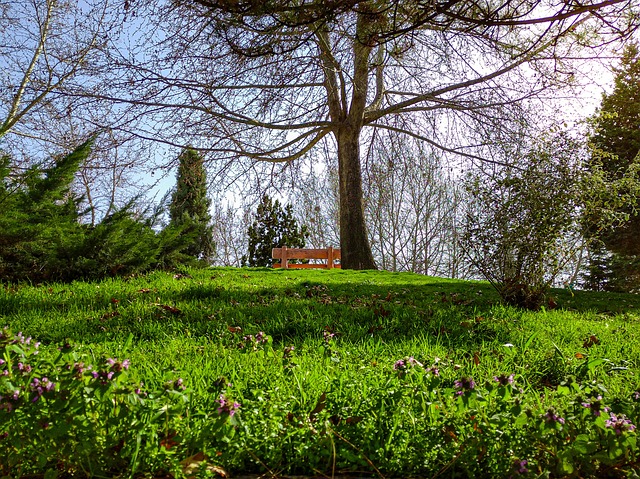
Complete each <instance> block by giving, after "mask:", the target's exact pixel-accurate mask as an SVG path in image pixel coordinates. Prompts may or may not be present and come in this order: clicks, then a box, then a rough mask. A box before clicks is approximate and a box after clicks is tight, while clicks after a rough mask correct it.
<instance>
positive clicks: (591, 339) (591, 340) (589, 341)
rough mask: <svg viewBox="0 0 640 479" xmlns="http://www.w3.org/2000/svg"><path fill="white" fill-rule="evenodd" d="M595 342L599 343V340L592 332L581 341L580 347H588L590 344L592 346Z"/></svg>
mask: <svg viewBox="0 0 640 479" xmlns="http://www.w3.org/2000/svg"><path fill="white" fill-rule="evenodd" d="M596 344H600V340H599V339H598V337H597V336H596V335H595V334H592V335H591V336H589V337H588V338H587V339H586V340H585V341H584V343H582V347H583V348H590V347H591V346H594V345H596Z"/></svg>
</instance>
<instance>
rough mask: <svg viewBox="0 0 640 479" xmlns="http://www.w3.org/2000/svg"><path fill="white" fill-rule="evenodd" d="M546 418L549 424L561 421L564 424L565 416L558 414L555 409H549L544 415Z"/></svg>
mask: <svg viewBox="0 0 640 479" xmlns="http://www.w3.org/2000/svg"><path fill="white" fill-rule="evenodd" d="M544 420H545V421H546V422H547V423H548V424H555V423H560V424H564V418H563V417H560V416H558V415H557V414H556V413H555V411H554V410H553V409H549V410H548V411H547V413H546V414H545V415H544Z"/></svg>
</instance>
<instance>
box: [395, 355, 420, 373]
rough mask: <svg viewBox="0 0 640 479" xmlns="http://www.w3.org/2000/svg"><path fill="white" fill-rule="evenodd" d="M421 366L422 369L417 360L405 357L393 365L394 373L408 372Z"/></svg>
mask: <svg viewBox="0 0 640 479" xmlns="http://www.w3.org/2000/svg"><path fill="white" fill-rule="evenodd" d="M415 366H420V367H422V363H421V362H420V361H418V360H416V359H415V358H414V357H413V356H409V357H405V358H404V359H399V360H397V361H396V362H395V364H394V365H393V369H394V371H406V370H407V369H409V367H415Z"/></svg>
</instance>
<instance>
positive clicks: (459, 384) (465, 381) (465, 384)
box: [453, 377, 476, 396]
mask: <svg viewBox="0 0 640 479" xmlns="http://www.w3.org/2000/svg"><path fill="white" fill-rule="evenodd" d="M453 385H454V386H455V387H456V389H459V391H456V396H462V395H463V394H464V393H465V392H467V391H471V390H472V389H474V388H475V387H476V382H475V381H474V380H473V378H471V377H469V378H461V379H458V380H457V381H455V382H454V383H453Z"/></svg>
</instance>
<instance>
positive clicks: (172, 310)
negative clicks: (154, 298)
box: [156, 304, 182, 314]
mask: <svg viewBox="0 0 640 479" xmlns="http://www.w3.org/2000/svg"><path fill="white" fill-rule="evenodd" d="M156 306H157V307H158V308H160V309H164V310H165V311H167V312H169V313H171V314H181V313H182V311H180V310H179V309H178V308H176V307H174V306H169V305H168V304H156Z"/></svg>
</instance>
